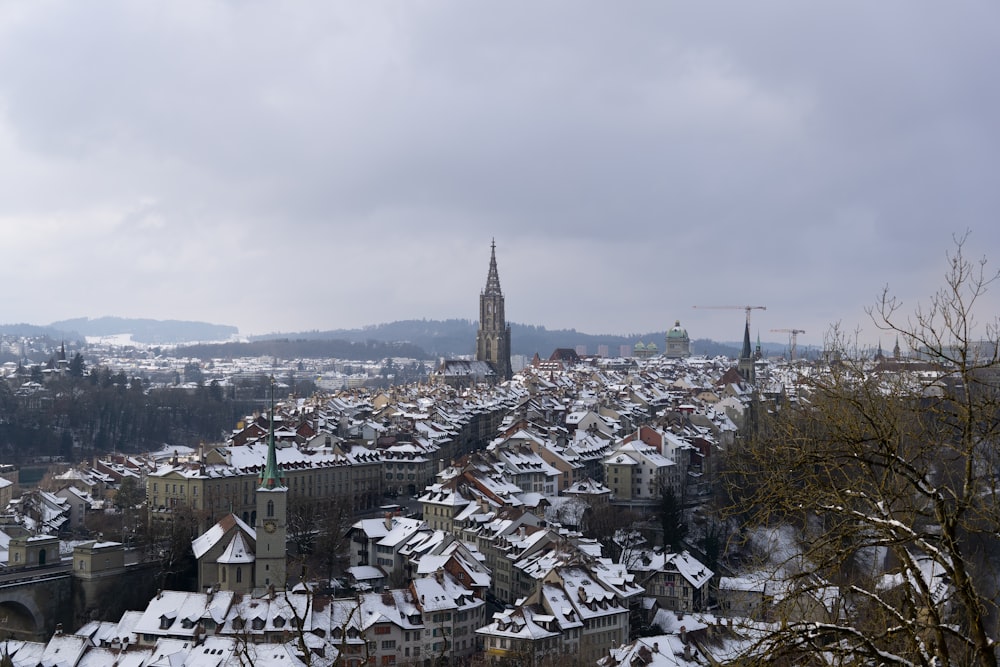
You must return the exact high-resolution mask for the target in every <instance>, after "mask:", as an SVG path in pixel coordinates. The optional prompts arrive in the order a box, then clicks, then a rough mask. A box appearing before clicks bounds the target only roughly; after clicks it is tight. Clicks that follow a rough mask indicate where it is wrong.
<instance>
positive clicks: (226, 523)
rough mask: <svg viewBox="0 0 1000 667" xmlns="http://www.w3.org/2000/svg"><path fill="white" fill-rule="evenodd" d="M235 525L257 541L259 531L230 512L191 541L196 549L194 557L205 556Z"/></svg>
mask: <svg viewBox="0 0 1000 667" xmlns="http://www.w3.org/2000/svg"><path fill="white" fill-rule="evenodd" d="M234 527H235V528H237V529H239V530H240V531H242V532H243V533H244V534H246V536H247V537H249V538H250V539H251V540H253V541H254V542H256V541H257V531H255V530H254V529H253V528H251V527H250V526H248V525H247V524H246V523H244V522H243V520H242V519H240V518H239V517H238V516H236V515H235V514H232V513H230V514H227V515H226V516H224V517H222V518H221V519H219V521H218V522H216V524H215V525H214V526H212V527H211V528H209V529H208V530H206V531H205V532H204V533H202V534H201V535H199V536H198V537H196V538H195V539H194V540H193V541H192V542H191V549H192V550H193V551H194V557H195V558H201V557H202V556H204V555H205V554H206V553H208V551H209V550H210V549H212V547H214V546H215V545H216V544H218V543H219V541H220V540H222V538H224V537H225V536H226V534H227V533H228V532H229V531H230V530H232V529H233V528H234Z"/></svg>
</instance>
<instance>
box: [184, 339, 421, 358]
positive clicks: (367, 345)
mask: <svg viewBox="0 0 1000 667" xmlns="http://www.w3.org/2000/svg"><path fill="white" fill-rule="evenodd" d="M174 354H176V355H177V356H180V357H193V358H196V359H217V358H226V359H231V358H236V357H275V358H277V359H324V358H330V359H351V360H355V361H378V360H379V359H385V358H386V357H406V358H408V359H433V358H435V357H434V356H433V355H428V354H427V352H425V351H424V350H422V349H421V348H420V347H418V346H416V345H413V344H411V343H399V342H386V341H379V340H372V339H369V340H366V341H349V340H343V339H318V338H313V339H307V338H304V337H303V335H300V334H295V335H293V336H292V337H288V336H283V337H281V338H268V339H266V340H253V341H251V342H248V343H236V342H233V343H205V344H198V345H185V346H182V347H178V348H177V349H176V351H175V352H174Z"/></svg>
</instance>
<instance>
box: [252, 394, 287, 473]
mask: <svg viewBox="0 0 1000 667" xmlns="http://www.w3.org/2000/svg"><path fill="white" fill-rule="evenodd" d="M268 423H269V425H270V427H269V428H268V432H267V463H265V464H264V470H262V471H261V473H260V479H258V480H257V486H258V488H261V489H274V488H277V487H279V486H284V485H285V480H284V479H283V478H282V476H281V468H279V467H278V453H277V451H276V450H275V447H274V378H271V415H270V417H269V419H268Z"/></svg>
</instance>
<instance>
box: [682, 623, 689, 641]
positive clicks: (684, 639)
mask: <svg viewBox="0 0 1000 667" xmlns="http://www.w3.org/2000/svg"><path fill="white" fill-rule="evenodd" d="M680 636H681V643H683V644H687V643H688V633H687V628H686V627H684V626H683V625H682V626H681V631H680Z"/></svg>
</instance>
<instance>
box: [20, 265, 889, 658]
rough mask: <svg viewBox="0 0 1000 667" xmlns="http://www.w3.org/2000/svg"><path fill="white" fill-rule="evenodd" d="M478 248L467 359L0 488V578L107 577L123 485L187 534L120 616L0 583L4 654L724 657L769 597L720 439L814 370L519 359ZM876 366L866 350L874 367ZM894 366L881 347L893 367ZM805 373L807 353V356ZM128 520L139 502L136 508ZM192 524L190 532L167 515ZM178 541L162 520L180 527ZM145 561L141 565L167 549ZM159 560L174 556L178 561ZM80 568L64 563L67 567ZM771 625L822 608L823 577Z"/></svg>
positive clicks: (736, 648) (774, 582) (683, 335)
mask: <svg viewBox="0 0 1000 667" xmlns="http://www.w3.org/2000/svg"><path fill="white" fill-rule="evenodd" d="M504 310H505V304H504V297H503V293H502V291H501V289H500V281H499V273H498V269H497V262H496V253H495V248H494V249H493V250H492V252H491V257H490V265H489V270H488V277H487V282H486V287H485V288H484V290H483V291H482V293H481V294H480V311H479V322H480V330H479V335H478V336H477V340H476V351H477V352H476V356H475V359H448V360H444V361H443V362H442V363H441V364H440V366H439V367H438V369H437V370H436V371H435V372H434V373H433V374H432V375H431V377H430V378H429V379H428V381H426V382H422V383H420V384H411V385H404V386H398V387H394V388H391V389H388V390H383V391H369V390H363V389H353V390H341V391H339V392H335V393H329V394H317V395H314V396H311V397H309V398H301V399H297V398H290V399H284V400H280V399H279V400H274V401H272V403H271V405H270V407H269V408H268V409H267V410H262V411H261V412H259V413H257V414H252V415H247V417H246V419H245V420H243V421H242V422H241V423H240V424H238V425H236V428H234V429H233V431H232V432H231V433H230V434H229V436H228V438H227V439H226V440H225V442H218V443H204V444H203V445H201V446H200V447H198V448H180V447H174V448H167V449H165V450H164V451H161V452H158V453H152V454H149V455H147V456H124V455H106V456H102V457H99V458H98V459H96V460H94V461H92V462H90V463H89V464H88V465H83V466H76V467H74V468H72V469H71V470H69V471H67V472H65V473H62V474H61V475H60V476H59V479H58V481H60V482H62V483H61V484H58V486H60V487H61V488H60V489H59V490H58V491H42V490H35V491H33V492H31V493H29V494H24V495H21V494H18V493H17V488H16V487H17V484H16V471H10V470H6V471H4V472H5V477H4V480H5V481H0V485H2V486H0V505H2V506H4V507H6V508H7V510H6V514H5V519H4V521H5V525H4V526H3V528H2V532H0V562H3V563H5V564H6V568H5V569H4V571H3V572H4V576H11V577H13V576H16V575H18V574H19V573H21V574H24V575H27V574H30V573H32V572H34V571H35V570H36V568H39V567H42V566H51V565H52V564H53V562H58V563H61V564H63V566H64V567H68V568H69V569H70V570H73V573H74V575H80V573H79V572H78V571H83V572H84V573H86V576H91V577H93V576H100V575H101V574H102V573H105V574H108V575H109V576H116V573H119V572H124V571H125V570H126V569H127V567H128V565H126V564H125V563H126V561H127V559H125V558H123V557H122V556H121V554H122V553H125V552H126V551H127V549H126V547H127V545H125V544H122V543H119V542H106V541H103V540H101V539H97V540H89V541H79V540H78V541H73V540H71V539H68V538H64V536H67V535H71V534H72V533H73V531H74V530H75V529H76V528H79V527H80V526H82V525H83V524H84V522H85V517H86V515H87V514H88V513H94V512H105V511H108V510H107V509H106V507H107V506H108V505H109V504H108V503H105V500H106V499H107V498H109V497H112V496H114V494H115V493H116V492H117V491H119V490H121V489H122V488H124V487H126V486H127V487H131V488H133V489H139V490H140V491H142V490H144V494H142V493H140V494H139V496H140V497H138V498H137V499H136V503H135V504H134V505H131V507H130V508H129V509H130V510H132V511H135V512H137V513H138V512H141V513H142V516H141V517H139V518H140V519H141V520H142V521H143V522H144V523H145V524H147V525H150V526H159V527H160V528H161V532H160V533H159V534H161V535H169V534H171V527H176V526H183V527H184V530H182V531H181V533H180V534H181V535H182V536H183V537H185V539H184V540H183V543H184V553H183V554H181V555H182V556H183V557H185V558H187V559H189V560H191V561H192V562H193V564H194V565H193V568H194V575H193V579H194V582H193V583H192V585H191V586H190V587H189V589H188V590H177V589H164V590H159V591H158V592H156V593H155V595H153V596H152V597H151V599H149V601H148V603H147V604H145V606H144V607H141V608H136V609H132V610H127V611H123V612H121V613H120V615H118V616H116V617H114V618H105V617H99V614H97V613H96V610H95V609H94V608H91V609H82V610H77V611H76V612H75V614H74V618H73V621H72V623H73V626H72V627H71V628H69V627H60V628H58V629H56V630H55V631H54V633H52V634H51V636H49V635H48V634H47V633H46V627H47V626H46V624H47V620H46V619H41V618H35V617H33V615H32V613H31V610H30V609H26V608H25V607H24V606H23V605H21V606H19V603H18V602H16V601H12V600H9V599H3V598H0V607H2V609H3V611H4V613H6V614H7V618H8V624H7V628H8V634H9V638H4V639H5V641H3V642H0V656H3V659H5V660H9V661H10V662H9V663H5V664H12V665H17V666H20V665H66V666H71V667H78V666H79V667H84V666H90V665H112V664H113V665H136V666H140V665H151V666H152V665H172V666H173V665H198V666H201V665H206V666H207V665H213V666H221V665H245V664H256V665H290V666H294V665H345V666H348V667H358V666H360V665H363V664H378V665H439V664H455V665H458V664H510V665H550V664H551V665H601V666H602V667H614V666H619V665H704V664H712V663H718V662H723V661H725V660H727V659H730V658H733V657H735V656H739V655H741V652H742V651H745V650H748V647H750V646H752V645H753V643H754V641H755V639H756V637H757V635H758V633H759V632H760V631H761V628H763V627H764V626H765V625H766V624H767V623H768V622H769V621H771V620H773V619H774V618H775V617H776V616H775V610H776V609H778V608H781V606H782V603H783V599H784V596H783V593H782V590H783V588H782V587H783V586H787V585H790V584H787V583H782V578H781V576H780V573H779V572H778V570H777V568H776V567H769V565H768V563H767V562H765V561H759V560H757V561H755V560H753V559H751V558H750V554H748V553H745V552H740V551H738V550H736V549H735V547H730V545H729V540H728V537H729V535H730V533H731V532H733V531H734V530H737V529H738V527H736V528H734V527H733V526H732V525H731V524H728V523H726V521H724V520H723V519H722V518H720V516H719V515H718V509H717V508H718V503H717V502H716V501H717V499H718V496H719V494H720V483H719V474H720V472H721V469H722V467H723V466H724V465H725V456H726V453H727V451H729V450H730V449H731V448H733V447H735V446H737V445H738V443H739V442H740V441H741V438H742V437H744V434H745V433H746V431H747V429H748V428H750V426H751V425H752V423H753V421H754V419H755V411H758V410H766V409H777V407H778V406H780V405H782V404H787V403H788V402H794V401H796V400H798V396H797V395H796V384H795V380H796V378H797V377H799V376H800V374H801V373H803V372H822V369H821V368H819V365H816V366H812V367H810V368H806V367H805V366H803V365H802V364H786V363H781V364H776V363H771V362H769V361H767V360H765V359H763V358H761V355H760V353H759V349H758V350H756V351H755V350H753V349H752V348H751V344H750V329H749V323H747V325H746V327H745V329H744V336H743V339H744V345H743V351H742V354H741V357H740V359H738V360H735V361H734V360H731V359H725V358H714V359H709V358H704V357H692V356H691V354H690V345H689V338H688V335H687V332H686V331H685V330H684V329H683V327H681V325H680V322H677V323H676V324H675V326H674V327H673V328H672V329H670V330H669V331H668V333H667V337H666V339H665V340H664V342H663V343H664V348H663V353H662V354H660V353H659V352H658V351H657V352H656V353H655V354H650V353H649V349H650V347H651V346H647V345H644V346H643V347H642V350H637V352H641V353H642V354H639V355H638V356H633V357H628V358H624V357H622V358H602V357H587V358H581V357H579V356H578V355H577V354H576V353H575V352H574V351H573V350H557V351H556V352H555V353H553V354H552V355H551V357H550V358H548V359H541V358H538V357H537V356H536V358H535V359H534V360H533V361H532V362H531V363H530V364H529V365H527V366H526V367H525V368H523V369H522V370H520V371H519V372H517V373H514V372H513V370H512V367H511V363H510V329H509V327H508V326H507V324H506V319H505V313H504ZM881 361H883V362H884V361H885V360H884V359H882V360H881ZM890 361H892V362H893V363H895V364H897V366H898V367H899V368H901V369H903V372H905V360H903V359H901V358H900V355H899V352H898V349H897V350H896V353H895V359H893V360H890ZM810 369H811V370H810ZM137 520H138V519H137ZM184 531H187V532H184ZM173 534H177V531H176V530H175V531H174V533H173ZM167 548H168V547H167V546H163V547H162V548H161V549H160V551H159V552H154V553H152V554H147V555H146V556H145V557H147V558H150V559H152V560H156V559H165V558H166V554H165V553H164V550H165V549H167ZM174 555H176V554H174ZM80 576H83V575H80ZM817 590H823V595H825V596H827V597H823V595H818V596H816V597H815V598H814V600H813V602H814V603H813V604H812V605H807V606H802V605H801V604H798V603H797V605H796V606H795V608H793V609H789V608H787V607H786V608H783V609H782V617H783V618H785V619H787V618H789V617H796V618H800V619H814V618H820V617H822V616H823V615H824V614H827V613H830V609H831V606H830V605H829V599H830V598H834V597H836V592H835V590H834V588H833V587H832V586H829V587H817Z"/></svg>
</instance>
